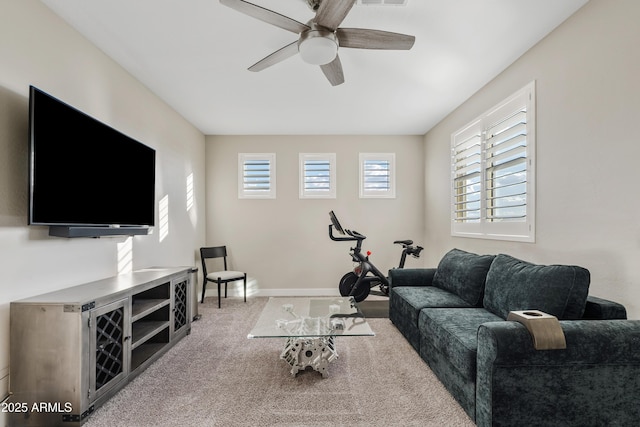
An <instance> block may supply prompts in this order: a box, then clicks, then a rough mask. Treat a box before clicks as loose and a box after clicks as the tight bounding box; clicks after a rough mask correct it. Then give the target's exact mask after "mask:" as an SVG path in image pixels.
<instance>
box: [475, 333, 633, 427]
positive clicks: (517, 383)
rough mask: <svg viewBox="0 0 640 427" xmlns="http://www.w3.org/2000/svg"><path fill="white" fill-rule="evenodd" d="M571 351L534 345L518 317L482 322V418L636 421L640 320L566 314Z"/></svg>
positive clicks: (487, 422)
mask: <svg viewBox="0 0 640 427" xmlns="http://www.w3.org/2000/svg"><path fill="white" fill-rule="evenodd" d="M560 324H561V326H562V329H563V331H564V334H565V338H566V341H567V348H566V349H565V350H540V351H539V350H535V349H534V347H533V342H532V339H531V336H530V335H529V332H528V331H527V329H526V328H525V327H524V326H523V325H521V324H519V323H516V322H491V323H485V324H483V325H481V326H480V328H479V329H478V355H477V382H476V424H477V425H478V426H492V425H537V426H544V425H563V426H586V425H633V424H634V423H635V422H637V420H638V419H640V347H639V344H640V320H572V321H561V322H560Z"/></svg>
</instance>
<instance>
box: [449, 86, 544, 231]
mask: <svg viewBox="0 0 640 427" xmlns="http://www.w3.org/2000/svg"><path fill="white" fill-rule="evenodd" d="M451 182H452V186H451V220H452V222H451V234H452V235H454V236H460V237H479V238H489V239H500V240H515V241H525V242H533V241H535V82H532V83H530V84H528V85H527V86H525V87H524V88H522V89H521V90H519V91H518V92H516V93H515V94H513V95H512V96H510V97H509V98H507V99H506V100H504V101H503V102H501V103H500V104H498V105H497V106H495V107H494V108H492V109H491V110H489V111H488V112H486V113H484V114H483V115H481V116H480V117H478V118H477V119H475V120H474V121H473V122H471V123H470V124H469V125H467V126H465V127H464V128H462V129H461V130H459V131H457V132H454V133H453V134H452V135H451Z"/></svg>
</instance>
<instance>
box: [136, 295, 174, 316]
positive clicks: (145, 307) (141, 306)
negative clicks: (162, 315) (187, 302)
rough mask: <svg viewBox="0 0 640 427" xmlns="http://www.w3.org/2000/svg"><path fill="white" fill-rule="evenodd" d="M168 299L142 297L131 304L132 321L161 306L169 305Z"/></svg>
mask: <svg viewBox="0 0 640 427" xmlns="http://www.w3.org/2000/svg"><path fill="white" fill-rule="evenodd" d="M170 302H171V301H169V300H168V299H140V300H137V301H134V302H133V303H132V304H131V321H132V322H135V321H136V320H138V319H141V318H143V317H144V316H146V315H147V314H149V313H152V312H154V311H156V310H157V309H159V308H162V307H164V306H165V305H169V303H170Z"/></svg>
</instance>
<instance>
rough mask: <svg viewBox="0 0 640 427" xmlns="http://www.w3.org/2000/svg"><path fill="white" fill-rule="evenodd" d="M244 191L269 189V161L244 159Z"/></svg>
mask: <svg viewBox="0 0 640 427" xmlns="http://www.w3.org/2000/svg"><path fill="white" fill-rule="evenodd" d="M243 170H244V172H243V175H242V176H243V187H244V189H245V191H269V190H270V189H271V163H270V162H269V160H268V159H264V160H245V162H244V166H243Z"/></svg>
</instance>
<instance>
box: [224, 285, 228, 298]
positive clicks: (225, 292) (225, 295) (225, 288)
mask: <svg viewBox="0 0 640 427" xmlns="http://www.w3.org/2000/svg"><path fill="white" fill-rule="evenodd" d="M227 286H229V282H224V297H225V298H226V297H227Z"/></svg>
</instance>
